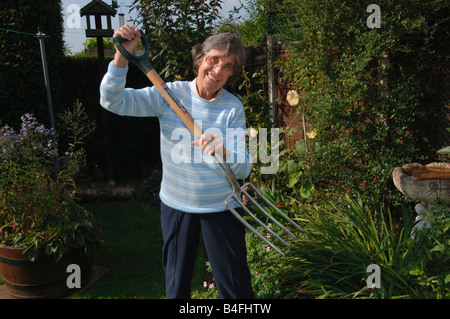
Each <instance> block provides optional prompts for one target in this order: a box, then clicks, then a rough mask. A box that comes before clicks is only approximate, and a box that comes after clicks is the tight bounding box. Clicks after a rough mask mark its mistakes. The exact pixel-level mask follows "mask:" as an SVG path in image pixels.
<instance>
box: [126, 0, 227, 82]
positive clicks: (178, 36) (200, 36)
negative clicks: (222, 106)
mask: <svg viewBox="0 0 450 319" xmlns="http://www.w3.org/2000/svg"><path fill="white" fill-rule="evenodd" d="M221 3H222V0H197V1H188V0H171V1H154V0H135V1H134V2H133V8H134V9H136V10H137V12H138V18H137V21H136V23H137V24H142V26H143V29H144V31H145V34H146V36H147V37H148V38H149V45H150V50H151V52H150V56H151V57H152V59H153V64H154V66H155V69H157V70H159V72H160V73H161V74H162V77H163V78H164V79H165V80H166V81H173V80H181V79H187V78H189V77H191V76H192V68H191V65H192V59H191V49H192V47H193V46H194V45H196V44H198V43H201V42H203V41H204V40H205V39H206V38H207V37H208V36H209V35H211V34H212V31H213V28H214V23H215V21H216V19H218V17H219V9H220V8H221Z"/></svg>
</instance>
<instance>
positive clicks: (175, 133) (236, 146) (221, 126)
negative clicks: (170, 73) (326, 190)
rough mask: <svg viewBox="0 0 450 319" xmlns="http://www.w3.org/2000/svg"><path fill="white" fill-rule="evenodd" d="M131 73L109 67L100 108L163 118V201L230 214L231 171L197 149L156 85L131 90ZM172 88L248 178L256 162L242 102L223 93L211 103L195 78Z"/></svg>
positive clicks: (239, 172) (238, 174)
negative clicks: (248, 140) (248, 143)
mask: <svg viewBox="0 0 450 319" xmlns="http://www.w3.org/2000/svg"><path fill="white" fill-rule="evenodd" d="M127 71H128V67H125V68H118V67H116V66H115V65H114V63H113V62H111V63H110V64H109V66H108V72H107V73H106V74H105V76H104V78H103V80H102V83H101V86H100V104H101V105H102V106H103V107H104V108H105V109H107V110H109V111H111V112H113V113H116V114H119V115H125V116H138V117H146V116H155V117H157V118H158V119H159V123H160V129H161V150H160V151H161V160H162V164H163V178H162V182H161V191H160V198H161V200H162V201H163V202H164V204H166V205H167V206H170V207H172V208H175V209H178V210H181V211H184V212H187V213H212V212H221V211H225V210H227V207H226V206H225V204H224V200H225V199H226V198H227V197H228V196H229V195H230V194H231V193H232V188H231V185H230V183H229V181H228V178H227V177H226V175H225V173H224V172H223V171H222V169H221V168H220V167H219V166H218V164H217V163H216V162H215V161H214V159H213V158H212V157H210V156H209V155H207V154H205V153H204V152H203V151H202V149H201V148H200V147H194V146H192V145H191V142H192V141H193V139H194V137H193V135H192V134H191V133H190V131H189V130H188V129H187V128H186V126H185V125H184V123H183V122H182V121H181V119H179V117H178V116H177V115H176V113H175V112H174V111H173V110H172V108H171V107H170V105H169V104H168V103H167V102H166V101H165V100H164V98H163V97H162V95H161V94H160V93H159V92H158V91H157V89H156V88H155V87H146V88H144V89H139V90H135V89H129V88H125V82H126V75H127ZM167 86H168V87H169V88H170V89H171V90H172V92H173V93H174V94H175V95H176V96H177V98H178V99H179V100H180V101H181V103H182V104H183V105H184V107H185V108H186V109H187V110H188V112H189V113H190V114H191V115H192V117H193V118H194V119H195V120H196V121H197V122H198V123H199V125H200V126H201V128H202V129H203V131H214V132H215V133H216V134H219V136H220V137H221V140H222V142H223V143H224V145H225V147H226V148H227V149H228V150H230V151H231V153H230V156H229V159H227V162H228V164H229V165H230V167H231V169H232V170H233V172H234V174H235V175H236V177H237V178H238V179H244V178H246V177H247V176H248V175H249V174H250V171H251V168H252V163H251V158H250V156H249V154H248V151H247V147H246V144H245V130H246V127H245V114H244V108H243V105H242V103H241V102H240V100H239V99H238V98H236V97H235V96H234V95H232V94H231V93H229V92H227V91H225V90H223V89H222V90H221V92H220V94H218V95H217V97H216V98H215V99H213V100H210V101H208V100H205V99H203V98H201V97H200V96H199V95H198V93H197V92H196V89H195V80H194V81H193V82H187V81H177V82H172V83H167ZM236 206H237V205H236Z"/></svg>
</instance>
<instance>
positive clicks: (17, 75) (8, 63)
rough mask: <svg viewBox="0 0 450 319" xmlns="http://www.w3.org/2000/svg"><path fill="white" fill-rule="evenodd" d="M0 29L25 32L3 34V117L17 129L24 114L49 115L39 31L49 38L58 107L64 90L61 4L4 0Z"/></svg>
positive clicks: (0, 90) (0, 110)
mask: <svg viewBox="0 0 450 319" xmlns="http://www.w3.org/2000/svg"><path fill="white" fill-rule="evenodd" d="M49 17H51V18H49ZM0 26H1V27H2V28H5V29H8V30H13V31H18V32H23V33H26V34H23V33H17V32H10V31H3V30H1V31H0V48H1V52H2V53H1V54H0V101H1V102H0V118H1V119H2V120H3V121H5V122H6V123H9V124H10V125H14V126H15V125H19V123H20V117H21V115H23V114H25V113H32V114H35V115H36V116H37V117H39V118H43V117H44V116H47V115H48V110H47V99H46V93H45V92H46V91H45V88H44V85H45V83H44V75H43V71H42V59H41V52H40V47H39V40H38V39H37V38H36V37H35V36H33V34H36V33H37V32H38V28H39V29H40V31H41V32H43V33H45V34H46V35H47V36H48V37H45V38H44V41H45V48H46V55H47V62H48V70H49V77H50V84H51V87H52V97H53V101H54V104H55V108H56V107H57V106H58V103H57V101H59V98H60V97H61V95H63V92H64V89H65V88H63V87H62V81H60V71H61V69H60V67H61V62H62V59H63V57H64V50H63V33H64V26H63V18H62V7H61V1H54V0H43V1H29V0H3V1H2V4H1V6H0ZM30 34H31V35H30ZM72 101H73V100H72Z"/></svg>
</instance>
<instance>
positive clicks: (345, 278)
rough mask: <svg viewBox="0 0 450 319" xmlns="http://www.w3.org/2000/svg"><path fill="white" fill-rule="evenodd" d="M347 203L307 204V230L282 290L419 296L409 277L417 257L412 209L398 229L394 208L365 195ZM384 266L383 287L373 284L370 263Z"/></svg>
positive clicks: (289, 293)
mask: <svg viewBox="0 0 450 319" xmlns="http://www.w3.org/2000/svg"><path fill="white" fill-rule="evenodd" d="M343 202H344V203H345V205H340V203H339V200H336V204H335V205H333V204H330V205H324V206H322V207H312V206H305V208H304V210H303V211H302V212H303V213H304V214H303V215H302V219H301V220H302V222H303V224H304V225H305V229H306V230H307V231H306V233H304V234H302V235H301V237H300V238H299V240H298V241H297V242H295V243H294V248H293V250H292V251H291V252H289V254H288V259H289V265H288V266H287V267H286V268H285V269H284V270H283V272H282V277H283V279H282V283H281V290H282V294H283V295H284V297H286V298H311V297H312V298H417V297H419V291H418V290H417V287H416V285H414V283H413V282H412V281H411V280H408V279H410V278H408V275H409V270H410V267H411V263H412V254H411V240H410V238H409V234H410V231H411V229H412V225H413V224H412V221H411V220H410V218H409V214H410V212H409V211H407V210H404V225H403V227H401V228H399V229H396V227H395V224H394V223H393V222H392V220H391V216H390V214H389V212H384V211H382V210H381V209H380V210H371V209H370V208H369V207H367V206H365V205H364V204H363V203H362V201H361V199H360V198H359V199H355V200H354V199H351V198H350V197H349V196H346V198H345V199H343ZM371 264H377V265H379V266H380V268H381V288H377V289H373V290H369V289H368V287H367V284H366V282H365V279H367V276H368V273H367V272H366V271H367V266H369V265H371Z"/></svg>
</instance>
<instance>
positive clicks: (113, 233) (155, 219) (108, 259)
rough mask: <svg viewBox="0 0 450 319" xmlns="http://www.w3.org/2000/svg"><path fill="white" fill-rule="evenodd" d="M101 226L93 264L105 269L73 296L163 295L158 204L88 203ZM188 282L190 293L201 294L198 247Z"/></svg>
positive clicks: (201, 267)
mask: <svg viewBox="0 0 450 319" xmlns="http://www.w3.org/2000/svg"><path fill="white" fill-rule="evenodd" d="M85 207H86V208H87V209H88V210H89V211H91V212H93V214H94V215H95V217H96V218H97V220H98V222H99V223H100V225H101V226H102V229H103V238H104V242H103V244H102V246H101V247H100V250H99V251H98V253H97V255H96V259H95V265H98V266H101V267H106V268H108V271H107V272H106V273H105V274H104V275H103V276H102V277H101V278H100V279H99V280H98V281H97V282H95V284H94V285H93V286H92V287H91V288H90V289H89V290H87V291H86V292H84V293H82V294H80V295H79V296H77V298H93V299H103V298H118V299H131V298H136V299H147V298H151V299H162V298H165V280H164V271H163V267H162V263H161V251H162V245H163V240H162V234H161V224H160V210H159V207H155V206H151V205H146V204H142V203H138V202H132V201H118V202H109V203H96V204H88V205H85ZM197 255H198V256H197V264H196V270H195V274H194V279H193V283H192V287H193V289H192V291H193V296H196V297H197V296H199V294H200V295H201V293H202V291H204V290H205V288H203V279H202V278H203V276H204V273H205V254H204V250H203V249H201V248H200V249H198V252H197Z"/></svg>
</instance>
